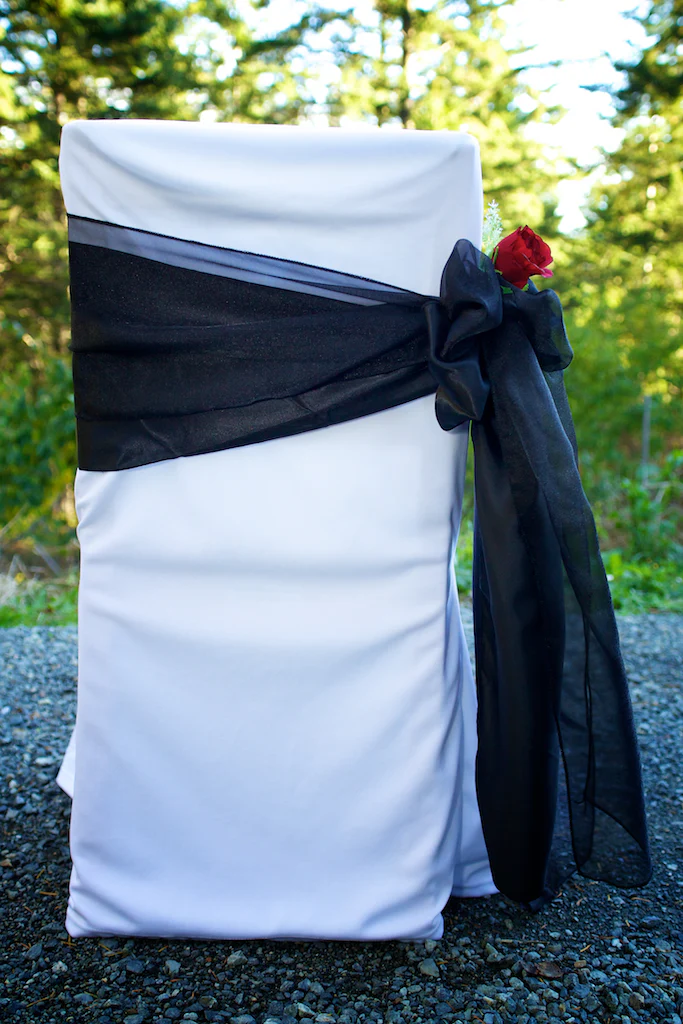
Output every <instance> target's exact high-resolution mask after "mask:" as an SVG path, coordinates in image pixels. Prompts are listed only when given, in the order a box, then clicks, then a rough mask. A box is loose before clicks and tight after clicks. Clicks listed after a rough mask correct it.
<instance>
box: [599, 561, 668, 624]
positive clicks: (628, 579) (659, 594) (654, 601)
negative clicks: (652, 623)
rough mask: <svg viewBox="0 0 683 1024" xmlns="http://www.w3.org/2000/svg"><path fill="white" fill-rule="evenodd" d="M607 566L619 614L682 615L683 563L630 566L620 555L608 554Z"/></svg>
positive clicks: (631, 563) (634, 563)
mask: <svg viewBox="0 0 683 1024" xmlns="http://www.w3.org/2000/svg"><path fill="white" fill-rule="evenodd" d="M604 562H605V569H606V570H607V578H608V580H609V581H610V590H611V592H612V601H613V603H614V607H615V610H616V611H618V612H621V613H622V614H624V615H629V614H631V615H633V614H638V613H640V612H678V613H679V614H682V613H683V563H681V562H676V561H672V562H661V563H659V562H656V563H651V562H627V561H624V559H623V556H622V555H621V552H619V551H611V552H607V553H606V554H605V556H604Z"/></svg>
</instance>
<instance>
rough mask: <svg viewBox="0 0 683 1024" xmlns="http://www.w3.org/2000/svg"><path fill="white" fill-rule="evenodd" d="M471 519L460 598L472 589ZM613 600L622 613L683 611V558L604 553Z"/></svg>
mask: <svg viewBox="0 0 683 1024" xmlns="http://www.w3.org/2000/svg"><path fill="white" fill-rule="evenodd" d="M472 547H473V533H472V522H471V520H466V519H463V522H462V528H461V530H460V536H459V538H458V549H457V556H456V567H455V574H456V577H457V580H458V590H459V592H460V596H461V598H463V597H465V598H469V597H471V593H472ZM603 561H604V563H605V570H606V572H607V579H608V581H609V585H610V590H611V592H612V601H613V603H614V608H615V610H616V611H618V612H620V613H621V614H623V615H637V614H641V613H643V612H677V613H678V614H683V562H682V561H681V560H680V559H678V560H669V561H654V560H647V559H628V558H625V557H624V555H623V553H622V551H620V550H616V549H615V550H612V551H606V552H604V553H603Z"/></svg>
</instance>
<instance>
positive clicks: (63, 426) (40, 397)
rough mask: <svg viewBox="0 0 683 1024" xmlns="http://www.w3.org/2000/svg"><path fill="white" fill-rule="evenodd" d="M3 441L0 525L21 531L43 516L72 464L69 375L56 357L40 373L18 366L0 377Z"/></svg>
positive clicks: (69, 474) (61, 488)
mask: <svg viewBox="0 0 683 1024" xmlns="http://www.w3.org/2000/svg"><path fill="white" fill-rule="evenodd" d="M0 435H1V436H2V441H3V469H2V487H1V488H0V524H4V532H5V534H8V533H10V532H13V533H14V534H16V533H20V532H22V530H23V529H25V528H26V526H27V525H30V523H31V521H33V520H34V519H36V518H38V517H40V516H44V515H47V514H48V513H49V512H50V509H51V508H52V506H53V505H54V503H55V502H56V501H57V500H58V499H59V498H60V496H61V495H62V494H63V493H64V491H65V489H66V487H67V486H68V485H69V484H70V483H71V480H72V478H73V474H74V466H75V464H76V442H75V432H74V416H73V397H72V392H71V370H70V367H69V365H68V363H67V361H66V360H64V359H61V358H59V357H55V358H53V359H52V360H50V361H49V362H47V363H46V364H45V366H44V367H42V368H40V369H34V368H33V367H32V366H31V365H30V364H29V363H23V364H19V365H18V366H16V367H14V369H13V370H12V371H11V372H10V371H8V372H6V374H5V375H4V376H1V377H0Z"/></svg>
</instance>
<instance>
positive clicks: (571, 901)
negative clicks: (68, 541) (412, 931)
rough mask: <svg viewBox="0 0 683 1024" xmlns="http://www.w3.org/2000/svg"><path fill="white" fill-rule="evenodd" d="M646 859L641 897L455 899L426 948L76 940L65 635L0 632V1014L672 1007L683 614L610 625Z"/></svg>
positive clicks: (596, 889)
mask: <svg viewBox="0 0 683 1024" xmlns="http://www.w3.org/2000/svg"><path fill="white" fill-rule="evenodd" d="M619 624H620V630H621V634H622V640H623V646H624V653H625V657H626V661H627V665H628V669H629V675H630V679H631V683H632V692H633V701H634V706H635V711H636V715H637V722H638V730H639V734H640V739H641V744H642V756H643V764H644V771H645V781H646V787H647V800H648V807H649V810H650V828H651V835H652V845H653V851H654V857H655V877H654V880H653V881H652V882H651V883H650V885H649V886H648V887H647V888H646V889H643V890H635V891H618V890H615V889H612V888H610V887H608V886H605V885H600V884H597V883H591V882H587V881H584V880H582V879H574V880H572V881H570V882H569V883H567V885H566V887H565V889H564V891H563V892H562V894H561V895H560V896H559V897H558V899H557V900H556V901H555V902H554V903H552V904H551V905H550V906H549V907H547V908H546V909H545V910H543V911H542V912H541V913H539V914H537V915H535V916H534V915H530V914H528V913H526V912H525V911H523V910H521V909H520V908H519V907H517V906H515V905H514V904H512V903H510V902H508V901H507V900H505V899H504V898H502V897H498V896H495V897H490V898H487V899H478V900H459V901H453V902H452V903H451V904H449V906H448V908H447V910H446V932H445V936H444V939H443V940H442V941H440V942H425V943H401V942H386V943H385V942H382V943H375V944H371V943H341V942H340V943H335V942H265V941H264V942H260V941H252V942H183V941H173V942H165V941H163V940H159V941H158V940H134V941H133V940H130V941H125V940H114V939H105V940H103V941H100V940H97V939H80V940H79V941H78V942H75V943H72V942H70V941H69V939H68V936H67V935H66V933H65V931H64V928H63V920H64V913H65V904H66V896H67V885H68V877H69V857H68V848H67V827H68V815H69V801H68V800H67V798H66V797H65V796H63V795H62V794H61V793H60V792H59V791H58V790H57V789H56V787H55V784H54V776H55V771H56V768H57V766H58V762H59V759H60V756H61V753H62V751H63V749H64V747H65V746H66V741H67V738H68V735H69V730H70V727H71V724H72V720H73V714H74V706H75V681H76V632H75V630H74V629H43V628H40V629H24V628H19V629H8V630H4V631H3V630H0V712H1V713H0V773H1V774H2V777H3V780H4V785H3V786H2V789H1V790H0V821H2V822H3V823H4V834H3V838H2V840H1V842H0V847H1V848H0V873H1V876H2V891H3V900H2V903H1V905H0V923H1V925H2V936H1V937H2V942H1V944H0V981H1V982H2V986H1V987H0V1021H3V1022H5V1021H7V1022H10V1021H12V1022H15V1021H16V1022H20V1024H35V1022H39V1024H52V1022H55V1024H56V1022H62V1021H74V1022H96V1024H143V1022H149V1024H162V1022H164V1024H165V1022H170V1021H178V1020H186V1021H200V1022H202V1021H224V1022H226V1024H227V1022H230V1024H294V1021H295V1020H303V1021H306V1020H310V1021H317V1022H318V1024H335V1022H339V1024H357V1022H358V1024H359V1022H362V1021H368V1022H371V1021H376V1022H378V1024H380V1022H384V1024H401V1022H406V1024H409V1022H414V1024H419V1022H423V1021H424V1022H432V1021H452V1022H461V1021H477V1022H480V1024H505V1022H508V1021H509V1022H515V1021H519V1022H534V1021H536V1022H538V1024H545V1022H552V1024H556V1022H558V1021H567V1022H570V1024H571V1022H573V1021H588V1022H593V1021H601V1022H605V1024H607V1022H615V1024H617V1022H619V1024H626V1022H627V1021H647V1022H650V1021H666V1022H669V1024H681V1017H682V1016H683V971H682V967H681V960H682V958H683V842H682V838H683V837H682V834H681V833H682V826H683V780H682V773H681V763H682V755H683V737H682V735H681V722H682V720H683V685H682V684H683V672H682V668H683V617H682V616H675V615H658V616H653V615H650V616H646V615H643V616H633V617H622V618H620V623H619Z"/></svg>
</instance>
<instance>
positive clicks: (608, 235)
mask: <svg viewBox="0 0 683 1024" xmlns="http://www.w3.org/2000/svg"><path fill="white" fill-rule="evenodd" d="M643 24H644V25H645V27H646V28H647V30H648V32H649V33H650V34H651V37H652V43H651V45H650V47H649V48H648V49H646V50H645V51H644V53H643V55H642V57H641V58H640V60H639V61H638V62H636V63H635V64H634V65H633V66H630V67H624V68H623V70H625V71H626V72H627V84H626V86H625V88H624V89H623V90H622V92H621V93H620V94H619V98H620V111H619V113H618V115H617V118H616V123H617V125H618V126H620V127H623V128H624V131H625V135H624V139H623V141H622V144H621V146H620V147H619V149H617V151H616V152H615V153H613V154H606V155H605V170H606V174H605V176H604V177H603V180H602V181H601V183H600V184H599V185H598V186H597V187H596V189H595V191H594V193H593V195H592V198H591V210H590V211H589V226H588V229H587V231H586V232H585V233H584V235H583V236H582V237H580V238H578V239H574V240H568V241H566V242H563V243H562V244H561V245H560V246H559V247H558V264H557V266H558V277H557V282H556V283H557V287H558V290H559V291H560V294H561V295H562V298H563V301H564V304H565V310H566V313H567V322H568V326H569V331H570V338H571V340H572V344H573V345H574V348H575V351H576V356H577V358H576V363H575V364H574V366H573V367H572V368H571V369H570V370H569V372H568V373H567V384H568V390H569V392H570V398H571V400H572V406H573V408H574V410H575V413H576V419H577V423H578V429H579V440H580V442H581V446H582V448H583V449H584V451H589V452H590V453H592V455H593V457H594V459H595V461H596V462H601V463H604V464H606V465H608V466H610V467H611V468H612V469H614V468H616V467H618V465H619V464H620V462H622V461H623V460H624V459H629V458H630V460H631V463H633V461H634V455H635V453H636V451H637V447H638V443H639V439H638V434H639V431H640V424H641V409H642V400H643V395H645V394H649V395H651V396H652V398H653V423H652V427H653V430H652V433H653V441H654V453H655V454H656V455H658V456H661V455H663V454H665V453H666V451H667V450H669V449H670V448H671V447H675V446H676V445H680V443H681V440H682V439H683V400H682V399H683V338H682V337H681V313H682V310H683V220H682V219H681V215H680V211H681V207H682V205H683V172H682V170H681V167H682V166H683V96H682V95H681V88H680V86H681V84H682V83H683V46H681V34H682V32H683V28H682V26H683V0H653V2H652V3H651V5H650V10H649V13H648V15H647V16H646V17H645V18H644V19H643Z"/></svg>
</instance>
